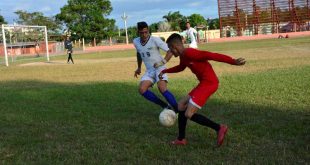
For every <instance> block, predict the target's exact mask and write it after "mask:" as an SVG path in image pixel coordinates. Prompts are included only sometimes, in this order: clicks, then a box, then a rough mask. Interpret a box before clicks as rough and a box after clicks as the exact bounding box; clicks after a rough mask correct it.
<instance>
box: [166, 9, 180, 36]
mask: <svg viewBox="0 0 310 165" xmlns="http://www.w3.org/2000/svg"><path fill="white" fill-rule="evenodd" d="M163 18H164V19H165V20H166V21H167V22H169V24H170V25H171V29H172V30H176V31H180V30H181V26H180V23H181V22H183V21H184V20H185V19H186V17H185V16H183V15H182V14H181V13H180V12H179V11H176V12H173V13H172V12H171V11H169V13H168V14H167V15H164V16H163Z"/></svg>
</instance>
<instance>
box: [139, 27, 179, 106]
mask: <svg viewBox="0 0 310 165" xmlns="http://www.w3.org/2000/svg"><path fill="white" fill-rule="evenodd" d="M137 28H138V34H139V37H137V38H135V39H134V40H133V44H134V46H135V48H136V50H137V63H138V68H137V70H136V71H135V74H134V77H136V78H138V75H140V74H141V64H142V62H143V63H144V64H145V67H146V71H145V74H144V75H143V76H142V77H141V82H140V85H139V93H140V94H141V95H142V96H143V97H144V98H146V99H147V100H149V101H151V102H153V103H155V104H157V105H159V106H161V107H162V108H167V107H170V106H169V104H170V105H171V106H172V108H173V110H174V111H175V112H178V103H177V102H176V100H175V97H174V96H173V94H172V93H171V92H170V91H168V89H167V81H168V77H167V75H166V74H165V75H164V76H163V79H159V78H158V74H159V73H160V72H161V71H162V70H164V69H166V67H165V63H166V62H167V61H169V60H170V58H171V57H172V56H173V54H172V53H171V52H170V50H169V48H168V46H167V44H166V43H165V42H164V41H162V40H161V39H160V38H159V37H154V36H151V35H150V32H149V28H148V25H147V23H146V22H138V23H137ZM160 49H162V50H163V51H165V52H166V56H165V58H163V56H162V55H161V54H160ZM155 83H157V87H158V89H159V91H160V93H161V94H162V95H163V96H164V97H165V99H166V100H167V101H168V103H169V104H167V103H166V102H165V101H163V100H161V99H160V98H159V97H157V96H156V95H155V94H154V93H153V92H152V91H151V90H149V88H150V87H152V86H153V85H154V84H155ZM170 109H171V107H170Z"/></svg>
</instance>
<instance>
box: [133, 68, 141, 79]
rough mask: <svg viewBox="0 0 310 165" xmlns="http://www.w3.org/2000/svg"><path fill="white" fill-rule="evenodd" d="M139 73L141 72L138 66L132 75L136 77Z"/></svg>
mask: <svg viewBox="0 0 310 165" xmlns="http://www.w3.org/2000/svg"><path fill="white" fill-rule="evenodd" d="M140 74H141V68H138V69H137V70H136V71H135V75H134V77H135V78H138V75H140Z"/></svg>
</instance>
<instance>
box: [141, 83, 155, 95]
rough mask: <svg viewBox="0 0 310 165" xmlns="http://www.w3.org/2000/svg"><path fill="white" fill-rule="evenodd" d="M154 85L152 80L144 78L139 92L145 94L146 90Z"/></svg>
mask: <svg viewBox="0 0 310 165" xmlns="http://www.w3.org/2000/svg"><path fill="white" fill-rule="evenodd" d="M152 85H153V82H152V81H148V80H144V81H141V82H140V85H139V93H140V94H143V93H144V92H146V91H147V90H148V89H149V88H150V87H151V86H152Z"/></svg>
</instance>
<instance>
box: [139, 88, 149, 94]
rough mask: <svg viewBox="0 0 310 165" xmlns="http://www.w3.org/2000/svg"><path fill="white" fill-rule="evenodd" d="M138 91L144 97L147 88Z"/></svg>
mask: <svg viewBox="0 0 310 165" xmlns="http://www.w3.org/2000/svg"><path fill="white" fill-rule="evenodd" d="M138 91H139V93H140V94H141V95H142V94H143V93H145V92H146V91H147V88H142V87H140V88H139V90H138Z"/></svg>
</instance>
